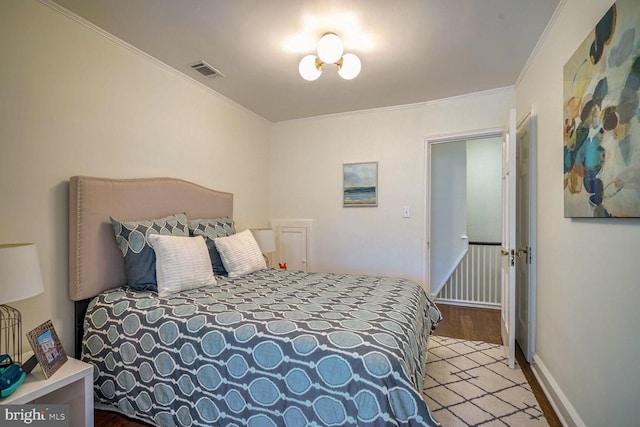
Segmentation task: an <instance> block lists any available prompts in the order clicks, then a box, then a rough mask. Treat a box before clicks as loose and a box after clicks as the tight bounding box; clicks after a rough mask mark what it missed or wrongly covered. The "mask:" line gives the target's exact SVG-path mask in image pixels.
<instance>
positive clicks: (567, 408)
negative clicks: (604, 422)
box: [531, 354, 586, 427]
mask: <svg viewBox="0 0 640 427" xmlns="http://www.w3.org/2000/svg"><path fill="white" fill-rule="evenodd" d="M531 371H532V372H533V375H534V376H535V377H536V379H537V380H538V384H540V387H541V388H542V391H543V392H544V394H545V395H546V396H547V399H549V403H551V406H553V409H554V411H556V415H557V416H558V418H560V422H561V423H562V425H563V426H566V427H586V424H585V423H584V421H582V419H581V418H580V416H579V415H578V413H577V412H576V410H575V409H574V408H573V406H572V405H571V403H570V402H569V399H567V396H565V395H564V393H563V392H562V390H561V389H560V387H559V386H558V383H557V382H556V380H555V379H553V377H552V376H551V373H549V371H548V370H547V367H546V366H545V365H544V363H543V362H542V359H540V356H538V355H537V354H534V355H533V363H532V364H531Z"/></svg>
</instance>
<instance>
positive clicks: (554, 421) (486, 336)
mask: <svg viewBox="0 0 640 427" xmlns="http://www.w3.org/2000/svg"><path fill="white" fill-rule="evenodd" d="M438 307H439V308H440V311H441V312H442V317H443V318H444V320H443V321H442V322H441V323H440V324H439V325H438V328H437V329H436V330H435V332H434V334H435V335H440V336H445V337H451V338H460V339H465V340H471V341H485V342H489V343H493V344H500V343H501V342H502V339H501V337H500V311H499V310H490V309H483V308H470V307H460V306H455V305H445V304H439V305H438ZM516 357H517V360H518V364H519V365H520V367H521V368H522V371H523V372H524V376H525V378H526V379H527V381H528V382H529V385H530V386H531V389H532V390H533V394H534V395H535V396H536V399H537V400H538V403H539V404H540V407H541V408H542V411H543V412H544V415H545V417H546V418H547V421H548V422H549V425H550V426H551V427H561V426H562V424H561V423H560V420H559V419H558V417H557V416H556V414H555V412H554V411H553V408H552V407H551V404H550V403H549V400H548V399H547V397H546V396H545V395H544V393H543V391H542V389H541V388H540V386H539V384H538V382H537V381H536V378H535V377H534V376H533V373H532V372H531V368H530V366H529V364H528V363H527V361H526V360H525V358H524V355H523V354H522V351H520V349H519V348H518V351H517V352H516ZM148 425H149V424H145V423H143V422H141V421H137V420H132V419H130V418H127V417H125V416H123V415H120V414H117V413H115V412H107V411H96V412H95V427H141V426H148ZM443 427H446V426H443Z"/></svg>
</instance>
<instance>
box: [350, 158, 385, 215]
mask: <svg viewBox="0 0 640 427" xmlns="http://www.w3.org/2000/svg"><path fill="white" fill-rule="evenodd" d="M342 206H344V207H353V206H378V162H366V163H345V164H344V165H343V166H342Z"/></svg>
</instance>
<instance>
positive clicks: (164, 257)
mask: <svg viewBox="0 0 640 427" xmlns="http://www.w3.org/2000/svg"><path fill="white" fill-rule="evenodd" d="M147 239H148V240H149V244H150V245H151V246H152V247H153V250H154V252H155V253H156V277H157V279H158V296H160V297H166V296H169V295H171V294H173V293H176V292H180V291H185V290H187V289H194V288H199V287H201V286H207V285H215V284H216V278H215V276H214V275H213V269H212V268H211V259H210V258H209V251H208V250H207V245H206V243H205V242H204V238H203V237H202V236H198V237H180V236H163V235H160V234H152V235H150V236H149V237H147Z"/></svg>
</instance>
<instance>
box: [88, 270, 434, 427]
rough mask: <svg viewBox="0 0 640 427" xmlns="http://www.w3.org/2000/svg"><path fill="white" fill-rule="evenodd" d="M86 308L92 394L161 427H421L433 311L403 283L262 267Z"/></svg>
mask: <svg viewBox="0 0 640 427" xmlns="http://www.w3.org/2000/svg"><path fill="white" fill-rule="evenodd" d="M217 280H218V285H217V286H214V287H204V288H199V289H194V290H190V291H185V292H181V293H178V294H174V295H172V296H171V297H168V298H159V297H158V295H157V293H155V292H138V291H133V290H130V289H128V288H122V289H116V290H112V291H108V292H105V293H102V294H100V295H99V296H97V297H96V298H95V299H94V300H93V301H92V302H91V303H90V305H89V308H88V310H87V316H86V318H85V324H84V327H85V334H84V340H83V351H82V353H83V355H82V359H83V360H84V361H85V362H88V363H91V364H93V365H94V366H95V370H94V391H95V397H96V400H97V401H98V402H99V403H101V404H103V405H107V406H110V407H111V408H112V409H114V410H117V411H119V412H122V413H124V414H126V415H128V416H131V417H134V418H138V419H141V420H145V421H147V422H150V423H153V424H156V425H160V426H173V425H178V426H240V425H248V426H301V427H302V426H356V425H357V426H393V425H399V426H418V425H420V426H424V425H426V426H429V425H437V424H436V423H435V422H434V421H432V418H431V415H430V412H429V409H428V408H427V406H426V404H425V403H424V402H423V400H422V398H421V392H422V384H423V374H424V372H423V370H424V365H425V359H426V352H427V342H428V337H429V335H430V333H431V330H432V329H433V328H435V325H436V324H437V323H438V321H439V320H440V312H439V311H438V309H437V308H436V307H435V305H434V304H433V303H432V302H431V300H430V299H429V298H428V297H427V295H426V293H425V292H424V291H423V290H422V288H421V287H420V286H419V285H417V284H414V283H412V282H409V281H406V280H403V279H391V278H381V277H369V276H353V275H340V274H327V273H303V272H294V271H284V270H263V271H259V272H256V273H252V274H249V275H247V276H244V277H242V278H235V279H229V278H224V277H218V278H217Z"/></svg>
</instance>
